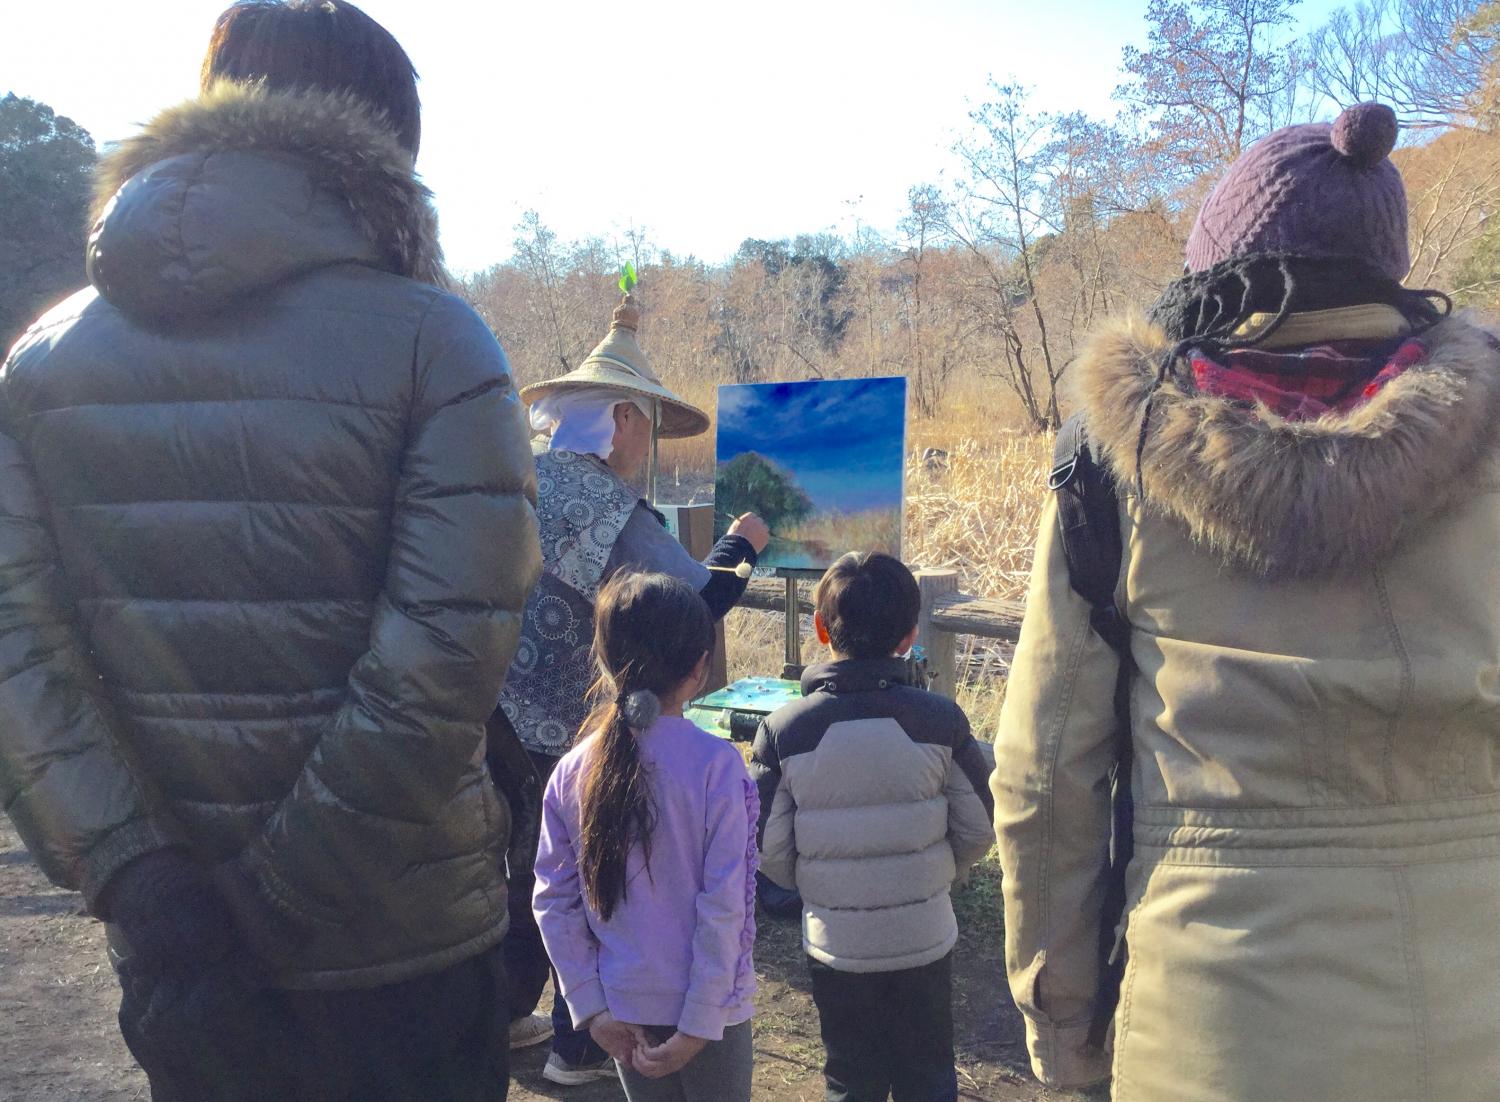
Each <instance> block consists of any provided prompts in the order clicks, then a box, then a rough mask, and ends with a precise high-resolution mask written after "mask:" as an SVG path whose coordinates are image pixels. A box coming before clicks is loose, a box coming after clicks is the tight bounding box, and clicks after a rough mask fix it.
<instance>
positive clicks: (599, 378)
mask: <svg viewBox="0 0 1500 1102" xmlns="http://www.w3.org/2000/svg"><path fill="white" fill-rule="evenodd" d="M640 324H641V312H640V309H639V308H638V307H637V306H636V304H635V299H634V297H633V296H631V295H628V294H627V295H626V296H625V298H624V300H623V301H622V302H621V303H620V305H618V306H616V307H615V313H614V320H613V321H612V322H611V323H610V327H609V333H608V335H607V336H605V338H604V339H603V340H602V341H600V342H599V344H598V346H597V347H595V349H594V350H593V351H592V352H590V353H589V354H588V357H587V358H586V359H585V360H584V361H583V363H581V364H579V365H578V366H577V367H575V368H574V369H573V370H572V371H570V372H568V373H567V374H566V375H559V376H558V377H557V378H555V379H548V380H546V381H545V382H541V383H532V384H531V385H530V386H528V387H526V388H524V389H523V390H522V391H521V401H523V402H525V403H526V404H527V405H530V404H531V403H532V402H535V401H536V400H537V399H538V398H541V397H542V396H543V395H546V394H551V393H554V392H556V391H559V390H570V389H576V388H578V387H595V386H607V387H613V388H614V389H616V390H622V391H628V392H629V393H631V394H644V395H647V396H649V397H651V398H655V399H657V401H658V402H659V403H660V409H661V430H660V431H661V435H662V436H663V437H667V438H676V437H682V436H697V435H699V434H700V433H704V432H707V431H708V414H706V413H704V412H703V411H702V410H701V409H699V408H698V407H697V406H694V405H692V404H691V403H688V402H684V401H683V400H682V399H681V398H679V397H677V395H675V394H673V393H672V392H671V391H670V390H668V389H667V388H666V387H664V386H662V385H661V380H660V379H658V378H657V377H656V372H654V371H652V370H651V364H650V361H648V360H647V359H646V354H645V353H644V352H642V351H641V346H640V344H639V343H638V342H637V341H636V339H635V334H636V330H637V329H638V328H639V327H640Z"/></svg>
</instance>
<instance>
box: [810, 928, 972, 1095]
mask: <svg viewBox="0 0 1500 1102" xmlns="http://www.w3.org/2000/svg"><path fill="white" fill-rule="evenodd" d="M808 965H809V966H810V968H811V970H812V986H813V1002H815V1003H816V1004H817V1006H818V1021H819V1024H820V1026H821V1027H822V1032H823V1047H824V1049H825V1050H826V1052H827V1058H826V1060H825V1061H824V1064H823V1077H824V1079H825V1080H827V1083H828V1095H827V1099H828V1102H885V1100H886V1099H887V1098H888V1097H890V1098H894V1100H895V1102H954V1100H956V1099H957V1098H958V1074H957V1072H956V1071H955V1070H954V1066H953V954H951V953H949V954H948V955H947V956H945V957H943V958H942V960H938V961H934V962H933V963H931V964H928V965H924V966H923V967H921V968H906V969H902V970H901V971H898V972H839V971H836V970H835V969H833V968H830V967H828V966H827V965H826V964H821V963H819V962H818V961H815V960H811V959H809V961H808Z"/></svg>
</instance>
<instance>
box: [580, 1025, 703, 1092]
mask: <svg viewBox="0 0 1500 1102" xmlns="http://www.w3.org/2000/svg"><path fill="white" fill-rule="evenodd" d="M589 1035H590V1036H591V1037H593V1039H594V1043H595V1044H596V1045H598V1046H599V1047H600V1048H602V1049H603V1050H604V1051H605V1052H607V1053H609V1054H610V1056H612V1057H614V1058H615V1059H616V1060H618V1061H619V1062H620V1063H621V1064H624V1065H625V1066H626V1067H629V1068H633V1069H634V1070H635V1071H637V1072H639V1073H640V1074H642V1075H644V1076H645V1077H646V1078H647V1079H662V1078H665V1077H666V1076H668V1075H671V1074H673V1073H674V1072H677V1071H681V1070H682V1069H683V1068H684V1067H686V1066H687V1065H688V1063H689V1062H690V1061H691V1060H692V1059H693V1057H694V1056H697V1055H698V1053H700V1052H702V1051H703V1049H704V1047H705V1046H706V1045H707V1044H708V1042H707V1041H706V1040H704V1039H703V1038H702V1037H692V1036H689V1035H688V1034H686V1033H674V1034H672V1036H671V1037H669V1038H668V1039H667V1040H666V1041H664V1042H662V1043H661V1044H659V1045H653V1044H652V1043H651V1038H650V1037H649V1036H647V1035H646V1031H645V1029H643V1028H642V1027H640V1026H638V1025H631V1024H630V1023H629V1022H622V1021H619V1020H618V1019H616V1018H615V1017H614V1015H612V1014H611V1013H610V1012H609V1011H608V1010H606V1011H604V1012H602V1013H601V1014H598V1015H597V1016H595V1017H594V1019H593V1020H592V1021H590V1022H589Z"/></svg>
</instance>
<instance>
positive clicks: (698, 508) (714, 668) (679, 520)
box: [657, 504, 729, 693]
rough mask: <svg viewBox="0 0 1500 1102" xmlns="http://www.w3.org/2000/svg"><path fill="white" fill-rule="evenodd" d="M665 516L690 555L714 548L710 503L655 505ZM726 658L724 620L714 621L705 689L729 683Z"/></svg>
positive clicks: (697, 555)
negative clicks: (711, 652)
mask: <svg viewBox="0 0 1500 1102" xmlns="http://www.w3.org/2000/svg"><path fill="white" fill-rule="evenodd" d="M657 508H658V509H660V510H661V512H662V514H663V515H664V516H665V517H666V518H667V527H668V528H669V529H670V530H671V532H672V534H673V535H674V536H676V537H677V542H678V543H680V544H682V546H684V547H686V548H687V552H688V554H689V555H691V556H693V558H695V559H697V560H698V561H699V562H702V561H703V560H704V559H706V558H708V553H709V552H710V551H712V550H713V549H714V507H713V505H711V504H710V505H658V506H657ZM727 662H728V659H727V658H726V656H725V654H724V621H722V620H720V621H719V622H718V623H717V624H716V625H714V656H713V659H712V660H711V661H710V663H709V667H708V683H707V684H706V685H705V686H704V688H703V691H704V692H706V693H711V692H714V691H715V690H717V689H722V688H723V687H724V686H725V685H727V684H728V683H729V668H728V665H727Z"/></svg>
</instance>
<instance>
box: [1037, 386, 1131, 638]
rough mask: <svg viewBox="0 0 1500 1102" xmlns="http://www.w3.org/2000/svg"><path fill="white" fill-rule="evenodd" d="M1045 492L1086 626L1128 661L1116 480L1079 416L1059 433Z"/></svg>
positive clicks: (1128, 636)
mask: <svg viewBox="0 0 1500 1102" xmlns="http://www.w3.org/2000/svg"><path fill="white" fill-rule="evenodd" d="M1047 488H1048V489H1050V490H1053V491H1054V492H1056V494H1057V523H1058V526H1059V528H1060V529H1061V531H1062V543H1063V555H1064V556H1065V557H1066V558H1067V560H1068V580H1069V581H1070V582H1072V584H1073V589H1074V591H1076V592H1077V593H1078V595H1079V596H1080V597H1082V598H1083V599H1084V600H1085V601H1087V602H1088V603H1089V610H1090V611H1089V621H1090V623H1092V624H1093V626H1094V630H1095V631H1097V632H1098V633H1099V637H1100V638H1101V639H1103V640H1104V641H1105V642H1106V643H1108V644H1109V645H1110V646H1111V647H1113V648H1114V650H1115V651H1116V652H1117V653H1119V654H1121V655H1122V656H1123V655H1126V654H1128V652H1129V644H1130V625H1129V624H1127V623H1126V622H1125V619H1124V617H1122V616H1121V615H1120V610H1119V609H1118V608H1117V607H1116V606H1115V587H1116V586H1117V585H1119V581H1120V560H1121V556H1122V553H1123V548H1122V547H1121V545H1120V507H1119V495H1118V494H1117V493H1116V492H1115V480H1114V476H1113V475H1111V474H1110V473H1109V471H1108V470H1107V469H1106V468H1105V467H1104V466H1102V465H1101V464H1100V463H1099V462H1098V461H1097V460H1096V459H1095V458H1094V454H1093V451H1092V449H1091V448H1090V447H1089V435H1088V427H1087V425H1085V423H1084V420H1083V414H1081V413H1075V414H1074V415H1073V416H1072V417H1069V418H1068V419H1067V421H1066V422H1064V423H1063V427H1062V428H1061V429H1060V430H1058V433H1057V444H1056V446H1055V447H1054V448H1053V452H1052V475H1051V477H1050V478H1048V480H1047Z"/></svg>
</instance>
